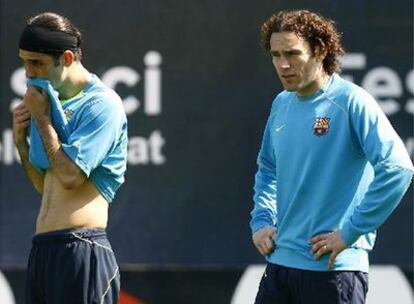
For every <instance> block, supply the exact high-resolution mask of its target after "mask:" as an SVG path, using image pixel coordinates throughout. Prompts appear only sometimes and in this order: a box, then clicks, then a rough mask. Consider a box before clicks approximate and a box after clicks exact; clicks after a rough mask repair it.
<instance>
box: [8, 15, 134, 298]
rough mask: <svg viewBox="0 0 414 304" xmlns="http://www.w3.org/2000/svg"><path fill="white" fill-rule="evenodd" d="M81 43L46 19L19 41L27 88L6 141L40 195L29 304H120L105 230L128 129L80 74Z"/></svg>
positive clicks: (69, 29)
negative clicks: (11, 135)
mask: <svg viewBox="0 0 414 304" xmlns="http://www.w3.org/2000/svg"><path fill="white" fill-rule="evenodd" d="M81 42H82V39H81V34H80V32H79V30H78V29H77V28H76V27H75V26H74V25H73V24H72V23H71V22H70V21H69V20H68V19H67V18H65V17H63V16H60V15H57V14H54V13H42V14H40V15H37V16H35V17H33V18H30V19H29V20H28V22H27V25H26V27H25V29H24V31H23V33H22V35H21V37H20V44H19V56H20V58H21V59H22V61H23V65H24V69H25V72H26V77H27V78H28V88H27V92H26V95H25V96H24V98H23V102H22V103H21V104H20V105H18V106H17V107H16V108H15V110H14V112H13V132H14V141H15V144H16V147H17V149H18V151H19V154H20V157H21V162H22V165H23V168H24V170H25V172H26V174H27V175H28V177H29V178H30V181H31V182H32V184H33V186H34V187H35V189H36V190H37V191H38V192H39V193H40V194H41V195H42V202H41V207H40V212H39V215H38V218H37V222H36V234H35V236H34V237H33V246H32V250H31V253H30V258H29V262H28V270H27V275H28V280H27V284H28V285H27V291H26V297H27V303H117V301H118V295H119V290H120V276H119V268H118V265H117V262H116V259H115V256H114V253H113V251H112V248H111V245H110V243H109V241H108V239H107V238H106V234H105V228H106V226H107V222H108V209H109V203H111V201H112V200H113V198H114V196H115V193H116V191H117V190H118V188H119V186H120V185H121V184H122V183H123V181H124V173H125V170H126V149H127V121H126V116H125V113H124V110H123V107H122V102H121V99H120V98H119V96H118V95H117V94H116V93H115V92H114V91H112V90H111V89H109V88H107V87H106V86H105V85H104V84H103V83H102V82H101V81H100V80H99V79H98V77H97V76H96V75H94V74H91V73H89V72H88V71H87V70H86V69H85V68H84V67H83V65H82V64H81V58H82V52H81ZM54 105H55V106H54ZM56 105H57V106H56ZM59 111H60V112H59ZM59 113H64V114H63V117H60V118H61V120H59V119H56V117H58V118H59ZM29 128H30V139H31V141H30V142H31V144H30V145H29V144H28V140H27V135H28V129H29ZM62 131H64V132H63V133H62ZM34 134H38V136H39V138H40V140H39V143H38V144H36V142H35V140H34V139H33V141H32V136H33V135H34ZM42 155H44V159H42Z"/></svg>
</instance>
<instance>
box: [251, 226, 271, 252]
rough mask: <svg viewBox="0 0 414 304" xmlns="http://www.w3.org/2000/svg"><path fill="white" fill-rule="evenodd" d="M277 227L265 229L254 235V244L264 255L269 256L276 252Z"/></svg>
mask: <svg viewBox="0 0 414 304" xmlns="http://www.w3.org/2000/svg"><path fill="white" fill-rule="evenodd" d="M275 235H276V228H275V227H271V226H269V227H264V228H261V229H259V230H257V231H256V232H255V233H254V234H253V237H252V239H253V243H254V245H255V246H256V248H257V250H259V252H260V253H261V254H262V255H269V254H271V253H272V252H273V250H275V243H274V237H275Z"/></svg>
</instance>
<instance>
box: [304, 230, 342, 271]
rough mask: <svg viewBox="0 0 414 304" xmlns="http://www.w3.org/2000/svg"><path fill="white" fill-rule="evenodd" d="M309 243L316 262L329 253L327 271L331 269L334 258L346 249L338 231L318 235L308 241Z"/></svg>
mask: <svg viewBox="0 0 414 304" xmlns="http://www.w3.org/2000/svg"><path fill="white" fill-rule="evenodd" d="M309 243H310V244H312V253H313V254H314V257H315V259H316V260H319V259H320V258H321V257H322V256H323V255H325V254H328V253H331V255H330V256H329V261H328V269H332V268H333V265H334V262H335V259H336V256H337V255H338V254H339V253H340V252H341V251H342V250H344V249H345V248H346V247H347V246H346V244H345V242H344V241H343V240H342V238H341V234H340V233H339V232H338V231H336V232H330V233H323V234H319V235H317V236H315V237H313V238H312V239H310V240H309Z"/></svg>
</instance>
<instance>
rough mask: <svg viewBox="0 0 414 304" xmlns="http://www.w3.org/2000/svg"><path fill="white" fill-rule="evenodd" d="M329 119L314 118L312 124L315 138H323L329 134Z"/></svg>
mask: <svg viewBox="0 0 414 304" xmlns="http://www.w3.org/2000/svg"><path fill="white" fill-rule="evenodd" d="M330 120H331V119H330V118H329V117H316V118H315V122H314V123H313V127H312V129H313V134H314V135H316V136H323V135H326V134H327V133H328V132H329V121H330Z"/></svg>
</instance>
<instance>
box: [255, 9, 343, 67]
mask: <svg viewBox="0 0 414 304" xmlns="http://www.w3.org/2000/svg"><path fill="white" fill-rule="evenodd" d="M279 32H293V33H296V34H297V35H298V36H300V37H302V38H303V39H305V40H306V41H307V42H308V43H309V45H310V48H311V50H312V53H313V54H315V49H316V47H319V48H320V49H321V51H322V52H326V56H325V58H324V59H323V68H324V70H325V72H326V73H327V74H328V75H331V74H332V73H334V72H337V73H339V72H340V70H341V68H340V64H339V57H340V56H342V55H343V54H344V53H345V50H344V48H343V47H342V45H341V34H340V33H339V32H338V30H337V29H336V25H335V22H334V21H332V20H330V19H328V18H325V17H323V16H321V15H319V14H317V13H314V12H311V11H308V10H294V11H280V12H279V13H277V14H274V15H272V16H271V17H270V18H269V19H268V20H267V21H266V22H265V23H263V25H262V27H261V29H260V34H261V44H262V46H263V47H264V49H265V50H267V51H269V50H270V37H271V36H272V34H273V33H279Z"/></svg>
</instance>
